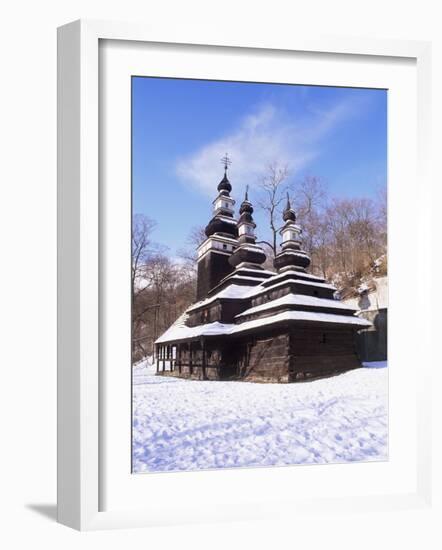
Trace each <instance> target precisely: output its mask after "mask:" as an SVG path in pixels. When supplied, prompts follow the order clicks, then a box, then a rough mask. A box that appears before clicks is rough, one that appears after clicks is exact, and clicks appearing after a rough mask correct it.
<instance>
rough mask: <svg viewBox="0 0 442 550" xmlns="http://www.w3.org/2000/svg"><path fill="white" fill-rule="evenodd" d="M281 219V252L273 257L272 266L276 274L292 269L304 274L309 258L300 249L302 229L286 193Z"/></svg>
mask: <svg viewBox="0 0 442 550" xmlns="http://www.w3.org/2000/svg"><path fill="white" fill-rule="evenodd" d="M282 219H283V220H284V222H285V224H284V225H283V227H282V229H281V230H280V234H281V236H282V244H281V248H282V250H281V252H280V253H279V254H277V255H276V256H275V259H274V260H273V265H274V266H275V268H276V269H277V270H278V272H284V271H287V270H292V269H294V270H295V271H300V272H304V273H305V270H306V268H307V267H308V266H309V265H310V256H309V255H308V254H307V252H305V251H304V250H302V249H301V242H302V240H301V233H302V229H301V228H300V227H299V225H297V224H296V212H295V211H294V210H293V208H292V207H291V205H290V198H289V195H288V193H287V204H286V207H285V208H284V211H283V214H282Z"/></svg>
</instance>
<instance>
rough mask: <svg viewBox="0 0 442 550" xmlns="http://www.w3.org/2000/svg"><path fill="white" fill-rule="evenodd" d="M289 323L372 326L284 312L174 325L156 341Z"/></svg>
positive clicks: (312, 313) (361, 321)
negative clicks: (234, 320)
mask: <svg viewBox="0 0 442 550" xmlns="http://www.w3.org/2000/svg"><path fill="white" fill-rule="evenodd" d="M287 321H302V322H311V323H336V324H344V325H347V324H348V325H354V326H358V327H359V328H366V327H369V326H370V325H371V323H370V322H369V321H366V320H365V319H362V318H360V317H356V316H349V315H335V314H332V313H321V312H317V311H283V312H281V313H278V314H276V315H271V316H269V317H262V318H259V319H254V320H252V321H246V322H244V323H240V324H235V323H219V322H218V321H216V322H214V323H207V324H205V325H198V326H196V327H188V326H186V325H185V324H182V323H177V322H176V323H174V324H173V325H172V326H171V327H170V328H169V329H168V330H166V332H165V333H164V334H163V335H162V336H160V338H158V340H156V342H155V343H156V344H162V343H166V342H177V341H183V340H191V339H193V338H198V337H200V336H229V335H231V336H234V335H237V334H242V333H244V332H247V331H249V330H254V329H258V328H261V327H267V326H269V325H275V324H277V323H284V322H287Z"/></svg>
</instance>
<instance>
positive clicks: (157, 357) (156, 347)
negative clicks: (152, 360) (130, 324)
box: [155, 344, 160, 374]
mask: <svg viewBox="0 0 442 550" xmlns="http://www.w3.org/2000/svg"><path fill="white" fill-rule="evenodd" d="M159 349H160V346H159V344H157V345H156V346H155V355H156V360H157V374H158V373H159V372H160V356H159V353H158V352H159Z"/></svg>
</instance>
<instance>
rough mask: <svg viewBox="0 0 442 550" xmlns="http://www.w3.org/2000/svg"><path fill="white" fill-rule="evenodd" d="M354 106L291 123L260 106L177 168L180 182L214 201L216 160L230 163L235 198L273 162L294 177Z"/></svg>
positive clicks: (217, 176) (277, 112)
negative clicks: (226, 154) (227, 159)
mask: <svg viewBox="0 0 442 550" xmlns="http://www.w3.org/2000/svg"><path fill="white" fill-rule="evenodd" d="M352 110H353V109H352V106H351V105H350V104H348V103H345V104H344V103H339V104H336V105H335V106H334V107H333V108H331V109H329V110H327V111H321V112H319V111H315V112H311V114H310V116H308V117H306V118H304V119H303V120H294V119H293V117H291V118H289V117H288V116H287V114H286V113H285V112H284V111H283V110H282V109H278V108H277V107H275V106H274V105H272V104H269V103H268V104H265V105H261V106H260V107H258V108H257V109H255V110H254V111H252V112H251V113H249V114H248V115H247V116H245V117H244V118H243V119H242V120H241V121H240V122H239V124H238V125H237V127H236V128H235V129H234V130H233V131H232V133H230V134H228V135H225V136H222V137H220V138H218V139H216V140H214V141H212V142H211V143H208V144H207V145H205V146H203V147H201V148H200V149H198V150H197V151H195V152H194V153H192V154H191V155H189V156H188V157H185V158H181V159H179V161H178V164H177V168H176V169H177V174H178V177H179V178H180V179H181V180H182V181H183V182H185V183H186V184H190V185H193V186H195V187H196V188H198V189H200V190H201V191H202V192H204V193H205V194H207V195H208V196H210V197H212V196H213V195H214V192H215V189H216V185H217V184H218V182H219V180H220V179H221V178H222V167H221V164H220V158H221V157H222V156H223V155H224V154H225V153H226V152H228V153H229V156H230V157H231V159H232V166H231V168H230V170H229V178H230V180H231V181H232V185H233V186H234V190H235V195H236V196H238V193H241V192H242V190H243V189H244V187H245V185H246V184H250V185H251V186H253V185H254V184H256V182H257V181H258V178H259V175H260V174H261V173H262V172H263V171H264V170H265V168H266V166H268V165H269V164H270V163H271V162H277V163H279V164H282V165H288V167H289V169H290V172H291V174H292V175H296V174H297V173H299V171H301V170H302V169H304V168H305V167H306V166H307V164H308V163H309V162H310V161H311V160H312V159H313V158H314V157H316V156H317V155H318V154H319V152H320V141H321V139H322V138H323V137H325V136H326V135H327V134H329V133H330V132H331V131H332V130H333V129H334V128H335V127H336V125H337V124H339V123H340V122H341V121H342V120H343V119H344V118H346V117H347V116H349V114H350V113H351V111H352Z"/></svg>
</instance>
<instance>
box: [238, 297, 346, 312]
mask: <svg viewBox="0 0 442 550" xmlns="http://www.w3.org/2000/svg"><path fill="white" fill-rule="evenodd" d="M290 305H296V306H315V307H322V308H330V309H331V308H333V309H345V310H349V309H350V310H354V311H356V309H354V308H352V307H351V306H349V305H348V304H344V303H342V302H340V301H339V300H329V299H327V298H317V297H315V296H305V295H304V294H287V295H286V296H282V297H281V298H278V299H276V300H272V301H270V302H266V303H265V304H261V305H259V306H255V307H251V308H250V309H247V310H246V311H243V312H242V313H240V314H239V315H237V316H236V317H237V318H238V317H243V316H245V315H252V314H253V313H258V312H260V311H266V310H268V309H272V308H276V307H279V306H290Z"/></svg>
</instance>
